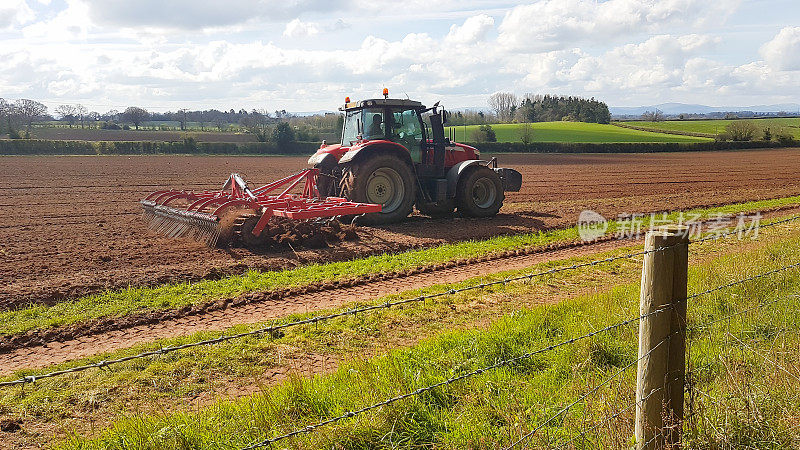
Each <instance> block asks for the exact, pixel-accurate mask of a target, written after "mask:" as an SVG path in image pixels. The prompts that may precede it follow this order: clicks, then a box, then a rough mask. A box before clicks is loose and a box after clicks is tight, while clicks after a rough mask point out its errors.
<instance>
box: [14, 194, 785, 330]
mask: <svg viewBox="0 0 800 450" xmlns="http://www.w3.org/2000/svg"><path fill="white" fill-rule="evenodd" d="M797 203H800V196H797V197H787V198H781V199H773V200H764V201H757V202H747V203H739V204H733V205H727V206H723V207H717V208H706V209H698V210H692V211H689V212H687V214H699V215H701V216H705V217H708V216H712V215H714V214H731V213H736V212H749V211H757V210H762V209H767V208H773V207H777V206H783V205H792V204H797ZM676 218H677V214H675V213H674V214H670V215H668V216H667V217H666V219H667V220H676ZM645 219H648V218H645ZM659 219H661V217H659ZM647 223H648V220H645V221H644V222H643V225H644V226H647ZM615 227H616V224H615V223H613V222H611V224H610V226H609V233H613V232H614V230H615ZM577 238H578V231H577V227H572V228H567V229H563V230H552V231H547V232H537V233H531V234H522V235H515V236H501V237H495V238H490V239H487V240H481V241H465V242H459V243H454V244H445V245H441V246H438V247H435V248H430V249H424V250H415V251H409V252H404V253H399V254H388V255H379V256H371V257H368V258H363V259H357V260H352V261H345V262H335V263H326V264H312V265H308V266H302V267H299V268H296V269H291V270H285V271H269V272H257V271H250V272H248V273H246V274H244V275H239V276H233V277H229V278H225V279H222V280H207V281H201V282H197V283H179V284H170V285H164V286H159V287H152V288H127V289H122V290H113V291H106V292H103V293H100V294H95V295H90V296H86V297H82V298H79V299H76V300H72V301H65V302H60V303H57V304H55V305H52V306H46V305H34V306H29V307H25V308H20V309H16V310H12V311H0V334H7V335H11V334H18V333H22V332H25V331H28V330H33V329H41V328H50V327H55V326H59V325H68V324H73V323H77V322H83V321H88V320H92V319H97V318H101V317H115V316H124V315H126V314H130V313H132V312H135V311H144V310H164V309H173V308H181V307H183V306H186V305H194V304H200V303H203V302H207V301H213V300H216V299H221V298H232V297H235V296H238V295H240V294H243V293H247V292H254V291H268V290H273V289H277V288H282V287H290V286H307V285H312V284H317V283H320V282H323V281H332V280H340V279H344V278H352V277H356V276H360V275H367V274H375V273H382V272H387V271H395V270H405V269H409V268H414V267H419V266H423V265H428V264H437V263H441V262H446V261H452V260H457V259H463V258H470V257H474V256H483V255H487V254H491V253H496V252H502V251H506V250H509V249H516V248H522V247H529V246H540V245H546V244H551V243H557V242H568V241H573V240H576V239H577Z"/></svg>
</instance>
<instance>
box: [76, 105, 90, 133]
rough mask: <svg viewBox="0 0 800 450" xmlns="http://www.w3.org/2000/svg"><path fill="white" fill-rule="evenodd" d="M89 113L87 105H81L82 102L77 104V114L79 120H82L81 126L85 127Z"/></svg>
mask: <svg viewBox="0 0 800 450" xmlns="http://www.w3.org/2000/svg"><path fill="white" fill-rule="evenodd" d="M88 113H89V110H88V109H86V107H85V106H83V105H81V104H80V103H78V104H77V105H75V114H76V115H77V116H78V120H80V121H81V128H83V127H84V125H85V123H86V114H88Z"/></svg>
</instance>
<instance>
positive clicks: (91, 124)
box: [86, 111, 100, 128]
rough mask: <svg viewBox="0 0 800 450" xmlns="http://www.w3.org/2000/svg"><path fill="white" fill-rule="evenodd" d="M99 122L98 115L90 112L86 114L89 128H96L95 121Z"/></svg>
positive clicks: (95, 112)
mask: <svg viewBox="0 0 800 450" xmlns="http://www.w3.org/2000/svg"><path fill="white" fill-rule="evenodd" d="M98 120H100V113H99V112H97V111H91V112H89V113H87V114H86V121H87V122H89V128H97V121H98Z"/></svg>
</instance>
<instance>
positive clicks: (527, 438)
mask: <svg viewBox="0 0 800 450" xmlns="http://www.w3.org/2000/svg"><path fill="white" fill-rule="evenodd" d="M669 309H672V308H660V309H657V310H655V311H651V312H650V313H648V314H647V316H651V315H654V314H658V313H660V312H664V311H667V310H669ZM674 334H676V332H674V333H670V334H669V335H667V336H666V337H665V338H664V339H662V340H661V342H659V343H658V344H656V345H655V346H653V348H651V349H650V350H649V351H648V352H647V353H645V354H644V355H642V356H639V357H638V358H637V359H635V360H634V361H631V362H630V363H628V364H626V365H625V366H623V367H622V368H621V369H619V370H617V371H616V372H615V373H614V374H613V375H611V376H610V377H608V378H606V379H605V380H604V381H603V382H601V383H599V384H597V385H596V386H595V387H593V388H592V389H589V390H588V391H586V392H585V393H584V394H583V395H581V396H580V397H578V398H577V399H576V400H575V401H573V402H572V403H570V404H569V405H567V406H565V407H564V408H562V409H561V410H560V411H558V412H557V413H555V414H553V415H552V416H550V418H549V419H547V420H545V421H544V422H542V423H540V424H539V425H538V426H537V427H536V428H534V429H533V430H531V431H529V432H528V433H526V434H525V435H524V436H522V437H521V438H519V439H517V440H516V441H514V442H513V443H512V444H511V445H509V446H508V447H505V448H504V450H511V449H512V448H514V447H516V446H517V445H519V444H520V443H523V441H524V444H523V448H527V447H528V443H527V441H528V440H529V439H530V438H531V437H533V435H534V434H536V432H538V431H539V430H541V429H542V428H544V427H545V426H546V425H547V424H548V423H550V422H552V421H553V420H555V419H556V418H558V417H559V416H561V415H562V414H565V413H566V412H567V411H569V410H570V409H572V407H574V406H575V405H577V404H578V403H580V402H582V401H584V400H586V398H588V397H589V396H590V395H592V394H594V393H596V392H597V391H598V390H600V388H601V387H603V386H605V385H607V384H608V383H610V382H611V381H612V380H613V379H615V378H616V377H618V376H619V375H620V374H622V373H623V372H625V371H626V370H628V369H630V368H631V367H632V366H633V365H634V364H637V363H638V362H639V361H641V360H643V359H644V358H647V357H649V356H650V354H651V353H653V352H654V351H655V350H656V349H657V348H658V347H660V346H661V344H663V343H664V342H666V341H668V340H669V338H671V337H672V336H673V335H674Z"/></svg>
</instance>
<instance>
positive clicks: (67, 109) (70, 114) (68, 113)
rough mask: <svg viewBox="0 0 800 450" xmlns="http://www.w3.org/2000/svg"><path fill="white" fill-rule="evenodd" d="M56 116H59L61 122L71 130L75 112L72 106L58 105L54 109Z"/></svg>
mask: <svg viewBox="0 0 800 450" xmlns="http://www.w3.org/2000/svg"><path fill="white" fill-rule="evenodd" d="M56 114H58V115H59V116H61V120H64V121H66V122H67V123H68V124H69V127H70V128H72V126H73V125H75V118H76V111H75V107H74V106H72V105H58V106H57V107H56Z"/></svg>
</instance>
